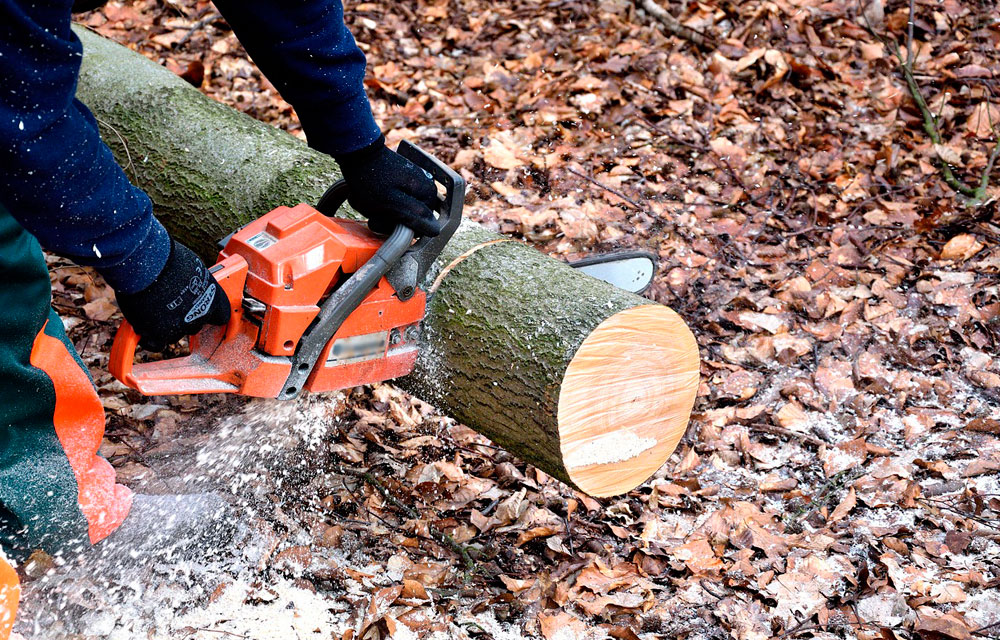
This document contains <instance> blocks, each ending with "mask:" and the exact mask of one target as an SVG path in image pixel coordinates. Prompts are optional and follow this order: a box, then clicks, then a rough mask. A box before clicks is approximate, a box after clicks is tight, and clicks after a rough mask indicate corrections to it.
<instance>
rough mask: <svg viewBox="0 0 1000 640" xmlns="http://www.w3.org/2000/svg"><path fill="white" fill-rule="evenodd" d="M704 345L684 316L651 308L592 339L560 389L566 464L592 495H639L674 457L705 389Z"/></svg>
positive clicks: (629, 313)
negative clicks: (701, 353)
mask: <svg viewBox="0 0 1000 640" xmlns="http://www.w3.org/2000/svg"><path fill="white" fill-rule="evenodd" d="M698 383H699V359H698V344H697V343H696V342H695V339H694V336H693V335H692V334H691V331H690V329H688V327H687V325H686V324H684V321H683V320H681V318H680V316H678V315H677V314H676V313H674V312H673V311H671V310H670V309H668V308H666V307H662V306H659V305H643V306H639V307H634V308H632V309H627V310H625V311H621V312H619V313H616V314H614V315H613V316H611V317H609V318H607V319H606V320H604V322H602V323H601V324H600V325H598V327H597V328H596V329H594V331H593V332H592V333H591V334H590V335H589V336H587V338H586V339H584V341H583V343H582V344H581V345H580V348H579V349H578V350H577V352H576V354H575V355H574V356H573V359H572V360H571V361H570V363H569V366H568V367H567V368H566V375H565V376H564V378H563V382H562V386H561V389H560V391H559V405H558V426H559V438H560V448H561V451H562V458H563V465H564V466H565V468H566V472H567V473H568V474H569V477H570V479H571V480H572V481H573V483H574V484H575V485H576V486H577V487H578V488H579V489H580V490H582V491H584V492H585V493H587V494H589V495H592V496H597V497H606V496H614V495H620V494H622V493H626V492H628V491H631V490H632V489H634V488H635V487H637V486H639V485H640V484H642V483H643V482H644V481H646V480H647V479H648V478H649V477H650V476H651V475H652V474H653V473H655V472H656V470H657V469H659V468H660V466H661V465H663V463H664V462H666V460H667V458H669V457H670V454H671V453H673V451H674V448H676V446H677V443H678V441H679V440H680V439H681V436H683V435H684V431H685V429H686V428H687V423H688V417H689V416H690V414H691V408H692V407H693V406H694V399H695V395H696V394H697V392H698Z"/></svg>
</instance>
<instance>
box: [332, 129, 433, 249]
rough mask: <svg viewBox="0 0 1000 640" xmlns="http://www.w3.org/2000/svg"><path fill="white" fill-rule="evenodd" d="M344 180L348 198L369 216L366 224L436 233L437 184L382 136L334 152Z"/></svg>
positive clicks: (386, 229)
mask: <svg viewBox="0 0 1000 640" xmlns="http://www.w3.org/2000/svg"><path fill="white" fill-rule="evenodd" d="M334 158H335V159H336V160H337V164H339V165H340V170H341V171H342V172H343V174H344V179H345V180H346V181H347V190H348V192H349V195H348V198H347V201H348V202H350V203H351V206H352V207H354V208H355V209H356V210H357V212H358V213H360V214H361V215H363V216H364V217H366V218H368V228H369V229H371V230H372V231H374V232H375V233H381V234H386V235H387V234H389V233H392V230H393V229H395V228H396V225H398V224H403V225H406V226H407V227H409V228H410V229H413V232H414V233H415V234H416V235H418V236H436V235H438V234H439V233H440V232H441V228H440V227H441V225H440V223H439V222H438V221H437V220H436V219H435V218H434V214H433V212H432V210H431V207H433V206H434V205H435V204H436V202H437V187H435V186H434V179H433V178H432V177H431V175H430V174H429V173H427V172H426V171H424V170H423V169H421V168H420V167H418V166H417V165H415V164H413V163H412V162H410V161H409V160H407V159H406V158H404V157H403V156H401V155H399V154H398V153H396V152H395V151H393V150H391V149H389V148H388V147H386V146H385V136H379V139H378V140H376V141H375V142H373V143H372V144H370V145H368V146H367V147H365V148H363V149H359V150H357V151H352V152H350V153H344V154H339V155H336V156H334Z"/></svg>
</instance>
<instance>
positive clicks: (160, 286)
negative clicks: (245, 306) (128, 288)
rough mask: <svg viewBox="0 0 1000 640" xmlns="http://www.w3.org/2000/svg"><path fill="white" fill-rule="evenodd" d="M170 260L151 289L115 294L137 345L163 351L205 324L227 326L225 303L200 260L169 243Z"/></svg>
mask: <svg viewBox="0 0 1000 640" xmlns="http://www.w3.org/2000/svg"><path fill="white" fill-rule="evenodd" d="M171 242H172V243H173V244H172V245H171V247H170V257H169V258H167V264H166V265H164V267H163V271H161V272H160V275H158V276H156V280H154V281H153V283H152V284H151V285H149V286H148V287H146V288H145V289H143V290H142V291H139V292H138V293H116V294H115V297H116V298H117V299H118V306H119V307H120V308H121V310H122V315H124V316H125V319H126V320H128V322H129V324H131V325H132V328H133V329H135V332H136V333H137V334H139V338H140V339H139V345H140V346H141V347H142V348H143V349H146V350H148V351H163V350H164V349H165V348H166V346H167V345H169V344H173V343H175V342H177V341H178V340H180V339H181V338H183V337H184V336H190V335H193V334H195V333H198V330H199V329H201V328H202V327H203V326H204V325H206V324H226V323H227V322H229V313H230V308H229V299H228V298H227V297H226V292H225V291H223V290H222V287H220V286H219V283H218V282H216V281H215V278H214V277H213V276H212V274H210V273H209V272H208V269H207V268H205V264H204V263H203V262H202V261H201V258H199V257H198V256H196V255H195V254H194V252H193V251H191V250H190V249H188V248H187V247H185V246H184V245H182V244H181V243H179V242H177V241H174V240H171Z"/></svg>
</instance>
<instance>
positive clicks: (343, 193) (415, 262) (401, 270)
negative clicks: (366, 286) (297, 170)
mask: <svg viewBox="0 0 1000 640" xmlns="http://www.w3.org/2000/svg"><path fill="white" fill-rule="evenodd" d="M396 153H398V154H399V155H401V156H403V157H404V158H406V159H407V160H409V161H410V162H412V163H413V164H415V165H417V166H418V167H420V168H421V169H423V170H424V171H426V172H427V173H429V174H430V175H431V177H432V178H433V179H434V181H435V182H437V183H440V184H441V185H442V186H444V189H445V193H444V198H439V201H438V205H437V206H436V207H434V212H435V213H437V214H438V221H439V222H440V223H441V231H440V233H439V234H438V235H437V236H436V237H433V238H431V237H423V238H420V239H419V240H417V242H415V243H414V244H413V246H411V247H410V248H409V250H408V251H406V253H405V254H403V255H402V256H401V257H400V258H399V259H398V262H396V263H395V264H393V265H391V268H390V270H389V272H388V273H387V274H386V279H387V280H388V281H389V284H391V285H392V288H393V289H394V290H395V291H396V296H397V297H398V298H399V299H400V300H408V299H410V298H411V297H413V294H414V293H415V292H416V290H417V285H419V284H420V283H421V282H422V281H423V279H424V277H425V276H426V275H427V271H428V269H430V267H431V265H432V264H434V261H435V260H436V259H437V257H438V256H439V255H440V254H441V250H442V249H444V246H445V245H446V244H448V241H449V240H451V237H452V236H453V235H454V234H455V230H456V229H458V225H459V224H461V222H462V207H463V206H464V204H465V180H464V179H463V178H462V176H460V175H459V174H458V173H456V172H455V171H454V170H452V168H451V167H449V166H448V165H446V164H444V163H443V162H441V161H440V160H438V159H437V158H435V157H434V156H432V155H431V154H429V153H427V152H426V151H424V150H423V149H421V148H420V147H418V146H417V145H415V144H413V143H412V142H410V141H408V140H403V141H401V142H400V143H399V146H398V147H397V148H396ZM347 196H348V188H347V183H346V182H345V181H343V180H338V181H337V182H335V183H334V184H333V185H332V186H331V187H330V188H329V189H327V190H326V193H324V194H323V197H322V198H320V200H319V203H317V204H316V209H317V210H318V211H319V212H320V213H323V214H326V215H328V216H334V215H336V213H337V210H338V209H340V207H341V205H343V204H344V202H346V201H347Z"/></svg>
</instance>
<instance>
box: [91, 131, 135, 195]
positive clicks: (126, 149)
mask: <svg viewBox="0 0 1000 640" xmlns="http://www.w3.org/2000/svg"><path fill="white" fill-rule="evenodd" d="M94 120H97V123H98V124H103V125H104V126H105V127H107V128H108V129H111V132H112V133H114V134H115V135H116V136H118V141H119V142H121V143H122V148H124V149H125V157H126V158H128V166H127V167H125V169H126V170H128V169H132V178H133V179H134V181H133V184H136V185H138V183H139V175H138V174H137V173H136V171H135V165H134V164H133V163H132V154H131V153H130V152H129V150H128V142H126V141H125V137H124V136H123V135H122V134H120V133H118V129H115V128H114V127H113V126H111V123H109V122H105V121H104V120H101V119H100V118H98V117H97V116H96V115H95V116H94Z"/></svg>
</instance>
